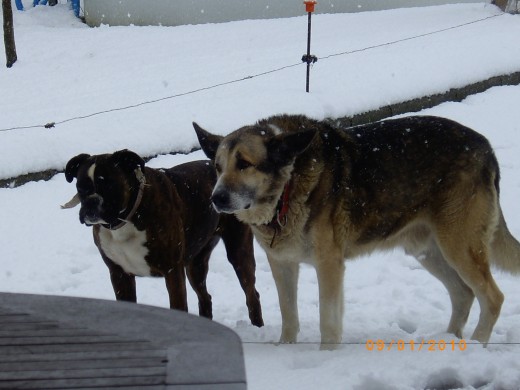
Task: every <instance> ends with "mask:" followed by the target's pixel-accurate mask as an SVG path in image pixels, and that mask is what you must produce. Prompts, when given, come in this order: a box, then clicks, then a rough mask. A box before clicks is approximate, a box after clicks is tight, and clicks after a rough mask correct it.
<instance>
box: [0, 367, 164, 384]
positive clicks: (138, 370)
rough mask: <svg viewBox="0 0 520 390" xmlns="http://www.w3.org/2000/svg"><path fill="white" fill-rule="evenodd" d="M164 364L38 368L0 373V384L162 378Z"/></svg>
mask: <svg viewBox="0 0 520 390" xmlns="http://www.w3.org/2000/svg"><path fill="white" fill-rule="evenodd" d="M165 375H166V364H162V365H160V366H157V367H130V368H125V367H114V368H98V369H93V368H92V369H70V370H63V369H53V370H40V369H39V367H38V366H36V367H35V369H33V370H31V371H16V372H0V383H2V382H8V381H15V380H21V381H22V380H38V381H40V380H51V379H81V378H87V379H91V378H121V377H123V378H130V377H149V376H157V377H161V378H164V377H165Z"/></svg>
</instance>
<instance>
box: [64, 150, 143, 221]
mask: <svg viewBox="0 0 520 390" xmlns="http://www.w3.org/2000/svg"><path fill="white" fill-rule="evenodd" d="M65 178H66V179H67V181H68V182H69V183H71V182H72V180H73V179H74V178H76V188H77V191H78V193H77V195H76V198H77V202H74V200H72V201H71V202H69V206H68V207H74V206H75V204H77V203H78V202H81V209H80V211H79V219H80V222H81V223H84V224H86V225H96V224H103V225H107V226H108V227H114V226H116V225H119V224H120V223H121V222H122V221H124V219H125V217H128V214H129V212H130V211H131V209H132V207H133V206H134V204H135V202H136V199H137V194H138V192H139V191H140V188H141V189H142V186H143V185H144V184H143V183H144V161H143V159H142V158H141V157H139V156H138V155H137V154H135V153H134V152H131V151H129V150H120V151H118V152H115V153H113V154H101V155H96V156H90V155H88V154H80V155H77V156H75V157H73V158H72V159H70V161H69V162H68V163H67V166H66V168H65ZM73 199H74V198H73Z"/></svg>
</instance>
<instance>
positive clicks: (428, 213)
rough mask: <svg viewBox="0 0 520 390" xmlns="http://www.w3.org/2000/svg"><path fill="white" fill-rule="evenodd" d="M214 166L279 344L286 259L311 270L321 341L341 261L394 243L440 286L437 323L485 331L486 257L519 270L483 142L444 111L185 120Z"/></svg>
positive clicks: (290, 313) (332, 324) (488, 318)
mask: <svg viewBox="0 0 520 390" xmlns="http://www.w3.org/2000/svg"><path fill="white" fill-rule="evenodd" d="M194 127H195V130H196V132H197V136H198V139H199V141H200V144H201V146H202V149H203V150H204V152H205V153H206V155H207V156H208V157H209V158H211V159H212V160H213V161H214V163H215V167H216V170H217V176H218V179H217V183H216V185H215V188H214V190H213V194H212V201H213V204H214V207H215V208H216V209H217V210H218V211H219V212H222V213H232V214H235V215H236V216H237V217H238V219H239V220H241V221H243V222H245V223H248V224H249V225H251V227H252V229H253V233H254V235H255V236H256V238H257V240H258V242H259V243H260V245H261V246H262V247H263V248H264V249H265V251H266V252H267V258H268V260H269V264H270V266H271V270H272V273H273V277H274V280H275V283H276V287H277V289H278V297H279V302H280V309H281V314H282V334H281V338H280V341H281V342H282V343H295V342H296V337H297V334H298V331H299V319H298V309H297V302H296V301H297V281H298V268H299V267H298V263H300V262H306V263H310V264H312V265H313V266H314V267H315V268H316V272H317V277H318V284H319V302H320V304H319V307H320V331H321V343H322V348H334V344H337V343H340V342H341V337H342V317H343V275H344V270H345V265H344V261H343V260H344V259H350V258H354V257H356V256H359V255H363V254H368V253H370V252H372V251H374V250H377V249H386V248H393V247H398V246H399V247H403V248H404V249H405V250H406V252H407V253H408V254H412V255H414V256H415V257H416V258H417V259H418V260H419V261H420V262H421V264H422V265H423V266H424V267H425V268H426V269H427V270H428V271H430V272H431V274H432V275H434V276H435V277H437V278H438V279H439V280H440V281H441V282H442V283H443V284H444V285H445V286H446V288H447V289H448V292H449V295H450V298H451V303H452V314H451V319H450V323H449V325H448V332H450V333H453V334H454V335H456V336H457V337H459V338H460V337H462V330H463V328H464V325H465V323H466V321H467V318H468V314H469V311H470V308H471V305H472V303H473V300H474V298H475V297H477V300H478V302H479V305H480V318H479V322H478V324H477V327H476V329H475V331H474V332H473V336H472V339H475V340H478V341H480V342H482V343H483V344H484V345H485V344H487V342H488V341H489V338H490V335H491V332H492V330H493V326H494V325H495V322H496V321H497V319H498V316H499V314H500V308H501V305H502V302H503V300H504V296H503V294H502V293H501V292H500V290H499V288H498V287H497V285H496V283H495V281H494V280H493V277H492V275H491V273H490V263H491V262H493V263H494V264H496V265H498V266H499V267H500V268H503V269H505V270H508V271H510V272H515V273H519V272H520V244H519V243H518V241H516V240H515V238H513V237H512V235H511V234H510V232H509V230H508V228H507V226H506V223H505V221H504V217H503V215H502V210H501V208H500V204H499V186H498V184H499V168H498V162H497V160H496V158H495V155H494V153H493V150H492V148H491V146H490V144H489V142H488V141H487V140H486V139H485V138H484V137H483V136H482V135H480V134H478V133H476V132H475V131H473V130H471V129H469V128H467V127H464V126H462V125H461V124H459V123H456V122H453V121H451V120H448V119H444V118H438V117H430V116H415V117H408V118H402V119H394V120H385V121H382V122H378V123H372V124H368V125H364V126H358V127H352V128H346V129H340V128H336V127H333V126H332V125H330V124H328V123H325V122H319V121H315V120H312V119H309V118H307V117H304V116H290V115H282V116H274V117H271V118H268V119H264V120H261V121H259V122H258V123H257V124H255V125H252V126H245V127H242V128H240V129H238V130H236V131H234V132H232V133H231V134H229V135H228V136H226V137H222V136H218V135H213V134H210V133H209V132H207V131H205V130H203V129H202V128H200V127H199V126H198V125H197V124H196V123H194Z"/></svg>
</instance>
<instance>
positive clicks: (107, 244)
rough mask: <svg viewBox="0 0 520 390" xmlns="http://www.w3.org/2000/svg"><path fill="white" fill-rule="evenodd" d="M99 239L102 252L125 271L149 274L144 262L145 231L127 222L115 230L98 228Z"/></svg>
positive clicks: (145, 250)
mask: <svg viewBox="0 0 520 390" xmlns="http://www.w3.org/2000/svg"><path fill="white" fill-rule="evenodd" d="M99 241H100V243H101V248H102V249H103V252H105V254H106V255H107V256H108V257H109V258H110V259H111V260H112V261H113V262H114V263H116V264H118V265H120V266H121V267H122V268H123V269H124V270H125V272H128V273H130V274H134V275H137V276H150V267H149V266H148V264H147V263H146V260H145V256H146V255H147V254H148V248H146V247H145V246H144V244H145V243H146V231H139V230H137V229H136V227H135V226H134V224H132V223H130V222H129V223H127V224H126V225H124V226H123V227H121V228H120V229H117V230H109V229H105V228H104V227H101V228H100V229H99Z"/></svg>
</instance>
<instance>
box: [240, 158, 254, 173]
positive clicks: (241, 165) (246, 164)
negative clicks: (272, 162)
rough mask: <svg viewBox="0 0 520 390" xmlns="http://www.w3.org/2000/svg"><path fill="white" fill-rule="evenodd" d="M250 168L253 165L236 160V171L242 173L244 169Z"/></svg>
mask: <svg viewBox="0 0 520 390" xmlns="http://www.w3.org/2000/svg"><path fill="white" fill-rule="evenodd" d="M252 166H253V164H251V163H250V162H249V161H247V160H244V159H243V158H238V159H237V169H240V170H241V171H243V170H244V169H247V168H249V167H252Z"/></svg>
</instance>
